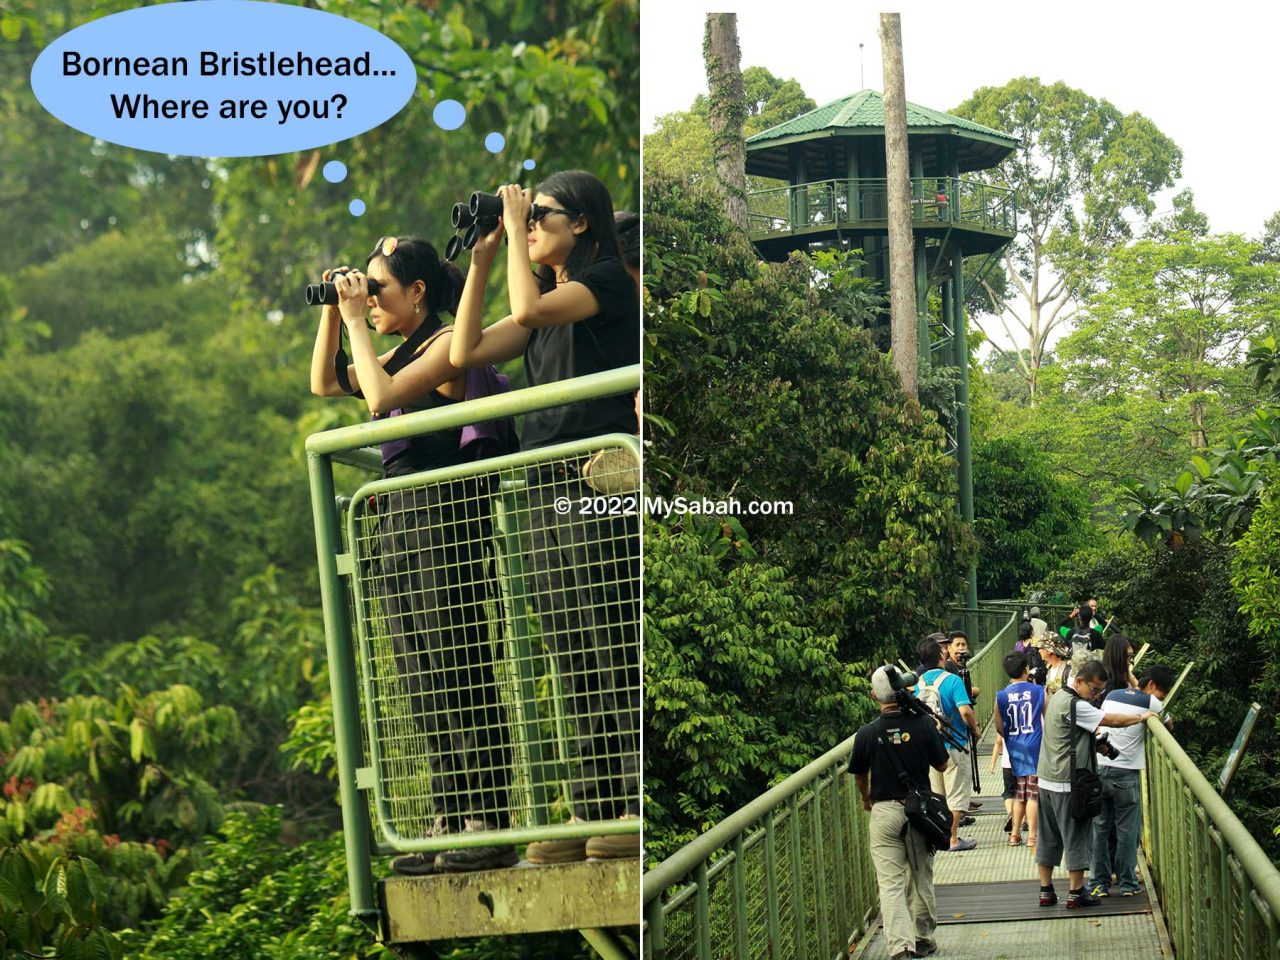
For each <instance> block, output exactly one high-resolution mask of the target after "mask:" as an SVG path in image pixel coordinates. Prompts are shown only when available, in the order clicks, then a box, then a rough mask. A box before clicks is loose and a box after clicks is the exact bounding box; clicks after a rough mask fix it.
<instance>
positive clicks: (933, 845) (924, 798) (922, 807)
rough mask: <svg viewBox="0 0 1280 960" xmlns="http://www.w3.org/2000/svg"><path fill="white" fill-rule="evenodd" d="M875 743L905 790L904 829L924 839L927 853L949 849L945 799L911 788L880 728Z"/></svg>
mask: <svg viewBox="0 0 1280 960" xmlns="http://www.w3.org/2000/svg"><path fill="white" fill-rule="evenodd" d="M876 742H877V743H879V744H880V746H881V747H882V748H883V749H884V750H885V751H887V753H888V757H889V762H890V763H892V764H893V767H894V769H895V770H896V771H897V773H898V781H899V782H900V783H901V784H902V785H903V786H904V787H906V788H907V798H906V800H905V801H904V802H903V807H904V808H905V810H906V814H907V826H909V827H910V828H911V829H912V830H915V831H917V832H918V833H919V834H920V835H921V836H922V837H924V842H925V843H926V844H927V845H928V847H929V849H930V850H949V849H951V808H950V807H948V806H947V798H946V797H944V796H943V795H942V794H940V793H934V792H933V791H932V790H930V789H928V788H927V787H926V788H924V789H921V788H920V787H916V786H913V785H912V783H911V781H910V779H909V778H908V777H907V772H906V770H904V769H903V767H902V761H901V760H899V759H898V755H897V754H896V753H895V752H894V751H893V750H892V749H890V747H889V745H888V743H886V742H885V739H884V731H883V728H882V729H881V732H880V733H878V734H877V735H876Z"/></svg>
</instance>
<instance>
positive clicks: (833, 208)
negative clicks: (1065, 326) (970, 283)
mask: <svg viewBox="0 0 1280 960" xmlns="http://www.w3.org/2000/svg"><path fill="white" fill-rule="evenodd" d="M888 216H889V204H888V181H887V180H886V179H885V178H883V177H859V178H854V179H833V180H817V181H814V182H812V183H800V184H792V185H790V186H785V187H776V188H773V189H769V190H756V191H753V192H751V193H748V194H747V220H748V232H749V233H750V234H751V237H752V239H760V238H762V237H765V236H769V235H773V234H779V233H790V232H793V231H795V230H802V229H808V228H812V227H823V226H831V227H834V226H836V225H844V224H855V223H862V222H866V221H884V220H887V219H888ZM911 219H912V222H913V223H916V224H918V225H921V226H928V225H930V224H937V225H948V224H950V225H955V226H961V227H979V228H982V229H985V230H995V231H999V232H1002V233H1010V234H1012V233H1014V232H1015V231H1016V230H1017V198H1016V194H1015V193H1014V191H1013V190H1011V189H1009V188H1007V187H998V186H995V185H993V184H989V183H984V182H982V181H980V180H966V179H963V178H955V177H913V178H912V180H911Z"/></svg>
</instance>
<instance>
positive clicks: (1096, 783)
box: [1067, 690, 1102, 820]
mask: <svg viewBox="0 0 1280 960" xmlns="http://www.w3.org/2000/svg"><path fill="white" fill-rule="evenodd" d="M1069 692H1070V693H1071V800H1070V802H1069V803H1068V807H1067V808H1068V810H1069V811H1070V812H1071V816H1073V817H1074V818H1075V819H1077V820H1092V819H1093V818H1094V817H1096V816H1097V815H1098V814H1100V813H1101V812H1102V778H1101V777H1100V776H1098V760H1097V758H1096V757H1095V756H1094V755H1093V745H1092V744H1090V746H1089V765H1088V766H1086V767H1085V768H1084V769H1083V770H1080V769H1078V768H1077V767H1076V737H1077V735H1079V734H1080V733H1083V731H1082V730H1081V729H1080V728H1079V727H1077V726H1076V702H1077V701H1078V700H1079V699H1080V697H1079V695H1078V694H1077V693H1076V692H1075V691H1074V690H1070V691H1069ZM1085 736H1089V734H1087V733H1086V734H1085Z"/></svg>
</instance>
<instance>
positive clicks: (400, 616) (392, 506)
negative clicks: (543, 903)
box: [311, 237, 517, 875]
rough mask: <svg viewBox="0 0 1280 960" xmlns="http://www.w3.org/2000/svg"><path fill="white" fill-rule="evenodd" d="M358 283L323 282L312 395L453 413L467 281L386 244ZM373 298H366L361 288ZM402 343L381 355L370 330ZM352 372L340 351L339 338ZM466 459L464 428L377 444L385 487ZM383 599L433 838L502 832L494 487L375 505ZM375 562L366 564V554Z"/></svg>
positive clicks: (446, 490) (458, 865) (419, 492)
mask: <svg viewBox="0 0 1280 960" xmlns="http://www.w3.org/2000/svg"><path fill="white" fill-rule="evenodd" d="M365 271H366V272H365V273H362V272H361V271H359V270H351V269H349V268H347V267H341V268H339V269H338V270H337V271H326V272H325V274H324V279H325V280H331V281H332V282H333V284H334V286H335V288H336V290H337V293H338V296H339V304H338V306H336V307H335V306H326V307H325V308H324V313H323V315H322V318H321V321H320V329H319V331H318V332H317V335H316V343H315V349H314V351H313V353H312V358H311V390H312V392H313V393H316V394H318V395H320V396H326V397H334V396H346V395H354V396H357V397H360V398H361V399H363V400H364V402H365V404H366V405H367V406H368V408H369V412H370V413H371V414H372V415H373V418H374V419H375V420H378V419H382V418H384V417H394V416H398V415H400V414H404V413H410V412H414V411H418V410H432V409H438V408H441V407H446V406H449V405H450V404H454V403H458V402H459V401H461V400H462V399H463V397H464V391H465V388H466V379H467V374H466V373H465V372H464V371H462V370H460V369H458V368H457V367H455V366H454V365H453V364H452V363H450V362H449V338H450V334H451V330H452V328H451V327H448V326H446V325H445V324H444V323H443V321H442V320H441V318H440V314H441V313H454V312H456V310H457V303H458V297H459V295H460V294H461V288H462V275H461V274H460V273H459V272H458V269H457V268H456V267H454V266H453V265H452V264H448V263H444V262H442V261H441V259H440V257H439V256H438V255H437V253H436V250H435V248H434V247H433V246H432V245H431V244H430V243H428V242H427V241H425V240H420V239H417V238H414V237H405V238H400V237H384V238H383V239H381V240H379V241H378V243H377V245H376V246H375V247H374V249H373V251H372V252H371V253H370V254H369V256H368V258H367V259H366V261H365ZM371 280H372V281H376V282H377V294H376V295H373V296H371V295H370V294H369V281H371ZM366 315H367V316H368V320H369V321H370V322H371V323H372V326H373V329H375V330H377V331H378V332H379V333H381V334H384V335H398V336H401V337H403V338H404V340H403V342H402V343H401V344H400V345H398V346H397V347H396V348H395V349H393V350H391V351H389V352H387V353H384V354H382V355H381V356H379V355H378V354H377V353H376V352H375V350H374V347H373V342H372V340H371V339H370V337H369V327H368V323H367V322H366ZM341 326H345V327H346V330H347V333H348V336H349V337H350V340H351V352H352V357H353V362H351V363H350V364H348V362H347V357H346V355H345V353H344V352H343V351H342V350H341V349H340V346H339V342H340V327H341ZM484 455H485V453H483V452H479V454H478V451H477V450H476V449H475V448H474V447H470V446H464V434H463V429H462V428H460V427H459V428H454V429H452V430H443V431H437V432H434V433H429V434H426V435H424V436H417V437H412V438H410V439H407V440H398V441H394V442H391V443H385V444H383V445H382V463H383V474H384V476H386V477H399V476H404V475H406V474H412V473H419V472H421V471H424V470H435V469H439V468H442V467H448V466H451V465H454V464H458V463H463V462H469V461H473V460H476V459H479V458H480V457H481V456H484ZM376 509H377V517H378V534H377V537H376V543H375V544H372V545H371V546H372V547H373V548H374V550H376V553H377V555H378V557H379V572H380V576H379V577H377V578H376V579H375V583H374V588H375V591H380V592H381V594H382V595H381V596H380V597H379V598H378V599H380V600H381V601H382V606H383V610H384V611H385V614H386V617H387V626H388V629H389V632H390V634H391V639H392V645H393V647H394V650H395V663H396V668H397V671H398V672H399V674H400V676H401V679H402V680H403V681H404V684H405V687H406V688H407V691H408V694H409V703H410V708H411V711H412V715H413V720H414V723H415V724H416V725H417V726H418V728H419V729H420V730H421V731H422V733H423V734H424V735H425V739H426V749H425V751H424V753H425V756H426V760H427V763H428V765H429V766H430V769H431V795H432V802H433V804H434V814H435V816H436V820H435V822H434V823H433V824H432V826H431V827H430V828H429V831H428V832H429V834H430V835H438V834H440V833H458V832H460V831H462V832H472V831H477V830H486V829H501V828H505V827H507V826H508V825H509V819H510V817H509V809H510V804H509V799H508V778H509V774H508V770H509V768H510V764H511V750H510V745H509V740H508V733H507V729H508V728H507V720H506V717H505V715H504V713H503V711H502V708H501V705H500V703H499V699H498V691H497V686H496V683H495V681H494V673H493V650H492V641H491V639H490V637H489V629H488V620H487V617H486V615H485V610H484V603H485V599H486V589H485V584H486V583H487V581H488V563H487V560H486V556H485V552H484V544H486V543H487V542H489V540H490V539H491V537H492V529H491V524H490V517H489V478H476V477H471V478H467V479H463V480H454V481H450V482H446V483H439V484H432V485H430V486H429V487H422V486H418V487H413V488H410V489H406V490H398V491H394V492H391V493H387V494H382V495H379V496H378V498H377V507H376ZM371 552H373V551H371ZM516 862H517V857H516V852H515V848H514V847H512V846H510V845H507V846H491V847H470V848H467V849H462V850H452V851H447V852H444V853H441V854H438V855H436V854H408V855H406V856H401V857H397V858H396V859H395V860H393V861H392V864H391V865H392V868H393V869H394V870H395V871H396V872H397V873H404V874H416V875H422V874H429V873H435V872H437V871H463V870H483V869H489V868H493V867H500V866H513V865H514V864H515V863H516Z"/></svg>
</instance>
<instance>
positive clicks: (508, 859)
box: [436, 820, 520, 873]
mask: <svg viewBox="0 0 1280 960" xmlns="http://www.w3.org/2000/svg"><path fill="white" fill-rule="evenodd" d="M494 829H496V828H495V827H494V826H493V824H491V823H489V822H488V821H486V820H468V821H467V822H466V823H465V824H464V825H463V827H462V831H463V833H479V832H481V831H484V830H494ZM519 862H520V858H519V857H518V856H516V848H515V847H513V846H512V845H511V844H509V843H504V844H498V845H495V846H492V847H460V848H459V849H457V850H443V851H441V852H440V853H437V854H436V870H438V871H440V872H441V873H466V872H468V871H471V870H497V869H499V868H501V867H514V866H515V865H516V864H517V863H519Z"/></svg>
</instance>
